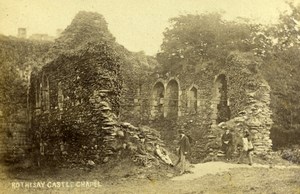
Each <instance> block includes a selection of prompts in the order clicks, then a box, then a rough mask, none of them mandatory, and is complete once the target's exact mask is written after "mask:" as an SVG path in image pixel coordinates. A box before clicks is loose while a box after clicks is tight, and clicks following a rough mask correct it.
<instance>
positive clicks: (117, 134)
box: [99, 101, 171, 166]
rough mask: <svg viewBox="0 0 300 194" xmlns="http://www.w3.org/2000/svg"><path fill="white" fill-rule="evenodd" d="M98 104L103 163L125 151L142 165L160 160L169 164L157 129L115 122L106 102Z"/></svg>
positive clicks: (157, 162)
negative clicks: (100, 120)
mask: <svg viewBox="0 0 300 194" xmlns="http://www.w3.org/2000/svg"><path fill="white" fill-rule="evenodd" d="M99 104H100V111H101V119H102V129H101V132H100V133H101V134H104V135H103V144H102V149H101V150H102V154H101V155H102V156H103V160H102V161H103V162H104V163H105V162H109V161H110V160H111V159H113V158H115V157H117V156H118V155H121V154H122V153H127V154H126V155H127V156H131V157H132V159H133V161H134V162H137V163H139V164H142V165H144V166H149V165H150V166H151V165H153V164H156V165H159V164H160V162H164V163H168V164H171V163H170V162H168V161H169V160H168V158H169V157H168V153H167V152H166V150H165V149H164V148H163V146H164V144H163V141H162V140H161V139H160V134H159V132H158V131H156V130H154V129H152V128H150V127H146V126H142V127H135V126H133V125H131V124H130V123H126V122H123V123H120V122H117V117H116V116H115V114H114V113H112V112H111V108H110V106H109V105H108V103H107V102H105V101H102V102H100V103H99ZM158 153H164V154H163V155H161V154H158Z"/></svg>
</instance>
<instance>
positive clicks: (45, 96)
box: [42, 76, 50, 111]
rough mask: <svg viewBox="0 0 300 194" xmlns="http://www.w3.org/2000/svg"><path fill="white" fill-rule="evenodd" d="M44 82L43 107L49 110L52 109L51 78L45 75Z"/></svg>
mask: <svg viewBox="0 0 300 194" xmlns="http://www.w3.org/2000/svg"><path fill="white" fill-rule="evenodd" d="M42 83H43V84H42V108H43V110H45V111H48V110H50V95H49V91H50V88H49V78H48V77H46V76H43V79H42Z"/></svg>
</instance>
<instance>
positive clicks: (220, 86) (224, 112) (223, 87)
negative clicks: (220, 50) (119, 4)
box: [215, 74, 231, 123]
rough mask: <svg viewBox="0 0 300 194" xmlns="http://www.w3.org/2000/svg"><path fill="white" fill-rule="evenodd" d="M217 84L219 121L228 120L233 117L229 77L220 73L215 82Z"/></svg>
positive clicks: (217, 120)
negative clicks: (229, 96) (228, 86)
mask: <svg viewBox="0 0 300 194" xmlns="http://www.w3.org/2000/svg"><path fill="white" fill-rule="evenodd" d="M215 85H216V92H217V93H216V104H217V119H216V122H217V123H221V122H224V121H228V120H229V119H230V117H231V115H230V108H229V103H228V96H227V79H226V76H225V75H224V74H220V75H219V76H218V77H217V79H216V82H215Z"/></svg>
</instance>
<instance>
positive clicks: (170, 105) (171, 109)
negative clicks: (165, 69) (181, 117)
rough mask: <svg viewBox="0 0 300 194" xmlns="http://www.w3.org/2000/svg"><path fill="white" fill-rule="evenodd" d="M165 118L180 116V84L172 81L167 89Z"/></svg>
mask: <svg viewBox="0 0 300 194" xmlns="http://www.w3.org/2000/svg"><path fill="white" fill-rule="evenodd" d="M165 107H166V108H165V116H178V110H179V108H178V107H179V84H178V82H177V81H176V80H175V79H171V80H170V81H169V83H168V84H167V87H166V104H165Z"/></svg>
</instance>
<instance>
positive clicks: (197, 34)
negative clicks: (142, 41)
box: [157, 13, 255, 69]
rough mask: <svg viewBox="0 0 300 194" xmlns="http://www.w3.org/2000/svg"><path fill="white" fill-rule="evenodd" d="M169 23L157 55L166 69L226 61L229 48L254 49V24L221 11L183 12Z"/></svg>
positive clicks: (231, 49) (230, 49)
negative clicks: (229, 17)
mask: <svg viewBox="0 0 300 194" xmlns="http://www.w3.org/2000/svg"><path fill="white" fill-rule="evenodd" d="M170 22H171V27H169V28H167V29H166V31H165V32H164V40H163V43H162V45H161V52H160V53H158V54H157V59H158V61H159V62H160V63H162V64H163V65H165V66H166V67H167V68H171V69H176V68H177V66H179V65H195V64H197V63H199V62H200V61H201V60H209V59H215V60H220V61H224V60H225V59H226V57H227V56H228V54H229V52H230V51H233V50H240V51H250V50H251V49H253V46H252V42H251V40H252V38H251V35H252V33H251V32H252V31H253V30H255V28H254V27H255V25H250V24H248V23H242V22H240V23H238V22H235V21H225V20H223V19H222V15H221V14H219V13H208V14H201V15H182V16H179V17H175V18H172V19H170ZM171 66H172V67H171Z"/></svg>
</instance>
